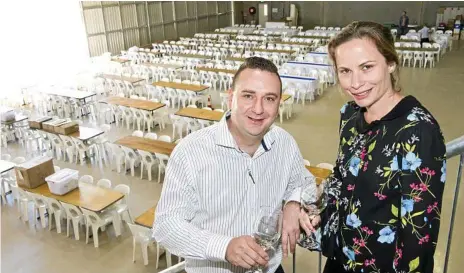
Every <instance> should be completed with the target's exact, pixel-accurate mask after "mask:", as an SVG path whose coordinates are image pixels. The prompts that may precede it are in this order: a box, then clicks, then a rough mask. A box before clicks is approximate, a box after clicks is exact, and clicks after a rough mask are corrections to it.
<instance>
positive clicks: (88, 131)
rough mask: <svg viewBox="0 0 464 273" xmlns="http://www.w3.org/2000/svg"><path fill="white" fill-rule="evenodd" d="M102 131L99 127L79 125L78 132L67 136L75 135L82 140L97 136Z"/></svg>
mask: <svg viewBox="0 0 464 273" xmlns="http://www.w3.org/2000/svg"><path fill="white" fill-rule="evenodd" d="M103 133H104V132H103V131H102V130H100V129H95V128H90V127H84V126H79V132H74V133H72V134H69V135H68V136H70V137H75V138H78V139H80V140H82V141H87V140H89V139H91V138H94V137H97V136H99V135H101V134H103Z"/></svg>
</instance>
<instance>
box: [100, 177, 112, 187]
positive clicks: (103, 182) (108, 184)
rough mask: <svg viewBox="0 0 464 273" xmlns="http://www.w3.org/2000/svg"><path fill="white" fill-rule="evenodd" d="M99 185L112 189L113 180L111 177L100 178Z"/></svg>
mask: <svg viewBox="0 0 464 273" xmlns="http://www.w3.org/2000/svg"><path fill="white" fill-rule="evenodd" d="M97 186H98V187H100V188H105V189H111V180H109V179H105V178H103V179H100V180H98V182H97Z"/></svg>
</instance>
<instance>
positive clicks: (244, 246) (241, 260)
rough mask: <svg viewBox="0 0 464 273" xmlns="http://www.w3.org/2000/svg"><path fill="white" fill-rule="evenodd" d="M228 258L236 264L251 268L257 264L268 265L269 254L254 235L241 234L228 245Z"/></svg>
mask: <svg viewBox="0 0 464 273" xmlns="http://www.w3.org/2000/svg"><path fill="white" fill-rule="evenodd" d="M226 260H227V261H228V262H229V263H231V264H233V265H235V266H240V267H243V268H246V269H250V268H251V267H253V266H256V265H261V266H266V265H267V263H268V261H269V256H268V255H267V253H266V251H264V249H263V248H262V247H260V246H259V245H258V244H257V243H256V241H255V239H253V237H251V236H240V237H235V238H234V239H232V240H231V241H230V243H229V245H228V246H227V250H226Z"/></svg>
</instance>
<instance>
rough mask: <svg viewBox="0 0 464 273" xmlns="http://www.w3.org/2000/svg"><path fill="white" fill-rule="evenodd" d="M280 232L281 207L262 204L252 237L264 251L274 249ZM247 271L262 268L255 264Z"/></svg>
mask: <svg viewBox="0 0 464 273" xmlns="http://www.w3.org/2000/svg"><path fill="white" fill-rule="evenodd" d="M281 232H282V208H281V207H277V208H275V207H269V206H262V207H261V208H260V210H259V213H258V217H257V219H256V222H255V228H254V232H253V238H254V239H255V241H256V243H257V244H258V245H260V246H261V247H262V248H263V249H264V251H270V250H273V251H275V248H276V246H277V244H278V242H279V239H280V235H281ZM247 272H249V273H250V272H254V273H262V272H263V268H262V267H261V266H256V267H254V268H252V269H251V270H249V271H247Z"/></svg>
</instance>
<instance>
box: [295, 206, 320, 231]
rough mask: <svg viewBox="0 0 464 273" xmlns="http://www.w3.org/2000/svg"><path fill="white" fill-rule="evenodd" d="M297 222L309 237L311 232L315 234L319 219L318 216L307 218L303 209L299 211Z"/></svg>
mask: <svg viewBox="0 0 464 273" xmlns="http://www.w3.org/2000/svg"><path fill="white" fill-rule="evenodd" d="M299 221H300V226H301V228H302V229H303V230H304V231H305V232H306V234H307V235H308V236H309V235H310V234H311V232H316V228H317V227H318V226H319V224H320V222H321V217H320V216H319V215H311V216H309V215H308V213H307V212H306V211H305V210H304V209H301V210H300V217H299Z"/></svg>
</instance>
